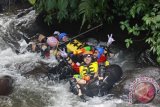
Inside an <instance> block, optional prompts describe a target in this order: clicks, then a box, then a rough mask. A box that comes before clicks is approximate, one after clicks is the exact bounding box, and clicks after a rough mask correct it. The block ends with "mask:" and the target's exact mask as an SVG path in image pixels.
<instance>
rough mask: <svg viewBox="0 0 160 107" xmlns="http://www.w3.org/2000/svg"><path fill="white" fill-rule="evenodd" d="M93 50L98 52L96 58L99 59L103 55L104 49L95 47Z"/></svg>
mask: <svg viewBox="0 0 160 107" xmlns="http://www.w3.org/2000/svg"><path fill="white" fill-rule="evenodd" d="M95 49H96V50H97V51H98V52H99V53H98V56H97V57H98V59H99V58H100V57H101V55H102V54H103V53H104V49H103V48H102V47H95Z"/></svg>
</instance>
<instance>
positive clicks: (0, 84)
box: [0, 74, 14, 96]
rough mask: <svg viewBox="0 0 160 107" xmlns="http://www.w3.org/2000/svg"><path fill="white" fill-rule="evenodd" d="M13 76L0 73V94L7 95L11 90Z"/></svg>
mask: <svg viewBox="0 0 160 107" xmlns="http://www.w3.org/2000/svg"><path fill="white" fill-rule="evenodd" d="M13 81H14V80H13V78H12V77H11V76H8V75H2V74H0V96H7V95H9V94H11V93H12V91H13Z"/></svg>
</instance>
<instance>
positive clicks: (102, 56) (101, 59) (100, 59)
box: [97, 54, 107, 63]
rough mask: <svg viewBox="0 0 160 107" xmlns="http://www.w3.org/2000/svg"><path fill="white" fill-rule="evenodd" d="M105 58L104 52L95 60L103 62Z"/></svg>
mask: <svg viewBox="0 0 160 107" xmlns="http://www.w3.org/2000/svg"><path fill="white" fill-rule="evenodd" d="M106 60H107V57H106V56H105V55H104V54H102V55H101V56H100V58H99V59H98V60H97V62H98V63H104V62H105V61H106Z"/></svg>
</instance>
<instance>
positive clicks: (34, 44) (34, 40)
mask: <svg viewBox="0 0 160 107" xmlns="http://www.w3.org/2000/svg"><path fill="white" fill-rule="evenodd" d="M45 43H46V37H45V36H44V35H43V34H36V35H35V36H33V37H31V38H30V42H29V43H28V47H27V50H29V51H31V52H40V51H41V46H42V44H45Z"/></svg>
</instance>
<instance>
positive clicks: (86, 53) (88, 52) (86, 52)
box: [83, 51, 93, 55]
mask: <svg viewBox="0 0 160 107" xmlns="http://www.w3.org/2000/svg"><path fill="white" fill-rule="evenodd" d="M83 55H93V52H92V51H85V52H83Z"/></svg>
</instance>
